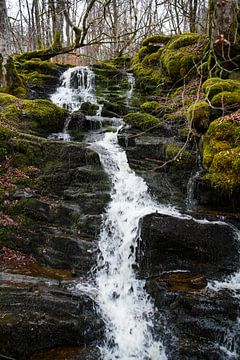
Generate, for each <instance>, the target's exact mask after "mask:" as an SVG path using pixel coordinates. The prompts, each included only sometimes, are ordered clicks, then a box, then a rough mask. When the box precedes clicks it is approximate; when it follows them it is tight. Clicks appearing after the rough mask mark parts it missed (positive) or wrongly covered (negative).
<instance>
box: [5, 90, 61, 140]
mask: <svg viewBox="0 0 240 360" xmlns="http://www.w3.org/2000/svg"><path fill="white" fill-rule="evenodd" d="M65 117H66V111H65V110H64V109H62V108H60V107H59V106H57V105H55V104H53V103H52V102H51V101H49V100H22V99H18V98H16V97H14V96H11V95H8V94H3V93H0V120H1V121H2V122H3V123H4V124H9V125H12V126H14V127H15V128H16V129H21V130H25V131H27V132H29V131H33V132H36V133H40V134H45V133H51V132H56V131H60V130H61V129H62V128H63V125H64V119H65Z"/></svg>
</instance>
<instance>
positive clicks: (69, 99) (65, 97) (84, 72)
mask: <svg viewBox="0 0 240 360" xmlns="http://www.w3.org/2000/svg"><path fill="white" fill-rule="evenodd" d="M60 82H61V85H60V86H59V87H58V89H57V91H56V92H55V93H54V94H53V95H52V96H51V100H52V102H54V103H55V104H57V105H59V106H61V107H63V108H65V109H67V110H69V111H71V112H73V111H77V110H79V109H80V107H81V105H82V104H83V103H85V102H90V103H91V104H96V105H98V106H99V104H98V102H97V98H96V95H95V85H94V84H95V74H94V72H93V71H92V70H90V69H89V68H88V67H87V66H78V67H75V68H70V69H68V70H67V71H65V72H64V73H63V74H62V76H61V78H60Z"/></svg>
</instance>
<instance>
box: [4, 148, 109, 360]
mask: <svg viewBox="0 0 240 360" xmlns="http://www.w3.org/2000/svg"><path fill="white" fill-rule="evenodd" d="M40 154H41V157H42V158H41V162H40V161H39V166H40V164H41V166H42V168H41V170H40V169H38V171H37V175H36V178H35V179H34V181H31V180H28V181H29V184H27V185H26V184H23V185H21V183H20V184H19V185H18V186H17V188H16V189H15V190H14V192H12V194H9V195H8V201H7V204H8V203H10V206H9V207H8V206H7V207H6V209H4V210H5V211H6V212H8V213H10V212H11V216H12V217H14V218H15V219H19V220H16V221H18V222H19V223H18V227H17V231H16V229H15V228H13V230H12V229H10V230H11V233H9V239H8V240H7V239H6V237H5V236H4V237H3V245H4V246H5V249H7V250H6V251H7V253H6V254H10V255H9V256H8V257H7V255H4V251H3V253H2V252H0V260H1V263H0V271H2V272H0V276H1V279H2V280H3V281H2V285H1V287H0V292H1V296H0V307H1V318H0V353H1V354H3V355H4V356H7V357H12V358H14V359H19V360H25V359H26V360H27V359H30V358H32V356H33V355H34V354H35V353H38V352H40V351H41V350H43V349H55V348H57V347H59V346H62V347H64V346H65V347H83V348H86V349H88V350H86V351H85V352H83V353H82V354H81V356H80V357H79V358H80V359H86V360H87V359H89V360H90V359H92V360H93V359H94V360H97V359H98V358H99V354H98V351H97V350H96V348H97V345H95V346H94V347H93V344H95V343H96V342H97V343H98V344H99V341H101V338H102V334H103V322H102V321H101V320H100V319H99V317H98V315H97V314H96V313H95V310H94V305H93V302H92V301H91V300H89V298H88V297H87V296H86V295H83V294H80V293H79V294H78V293H75V292H74V291H72V289H73V288H74V279H75V277H76V276H78V277H79V276H81V277H82V278H83V279H86V278H87V276H88V275H87V274H88V273H89V272H90V270H91V269H92V267H93V266H94V265H95V264H96V258H97V249H98V247H97V237H98V234H99V231H100V226H101V214H102V213H103V212H104V208H105V206H106V205H107V203H108V201H109V198H110V196H109V190H110V186H109V181H108V177H107V175H106V173H105V172H104V170H103V169H102V167H101V164H100V160H99V156H98V154H97V153H95V152H94V151H92V150H90V149H88V148H87V147H86V145H84V144H79V145H78V144H74V143H64V142H54V141H47V142H44V143H43V145H42V147H41V152H40ZM36 163H37V161H36ZM4 230H5V231H6V233H7V231H9V229H8V228H7V227H6V228H4ZM14 230H15V231H14ZM4 234H5V233H4ZM4 234H3V235H4ZM1 235H2V234H1ZM1 240H2V237H1ZM12 246H13V249H10V250H9V248H10V247H12ZM3 249H4V248H3ZM14 251H16V252H15V253H14ZM12 254H14V255H12ZM18 257H19V259H20V260H18ZM21 258H22V259H24V260H23V261H26V264H25V265H23V261H21ZM28 259H30V260H28ZM32 259H33V260H32ZM2 260H3V261H2ZM15 260H16V261H15ZM31 261H33V263H32V262H31ZM25 274H26V275H25ZM66 278H67V279H70V280H69V282H67V283H64V282H62V279H66ZM59 279H60V280H59ZM79 281H80V280H78V282H79ZM65 286H66V287H69V286H70V287H71V290H69V291H68V290H65V288H64V287H65Z"/></svg>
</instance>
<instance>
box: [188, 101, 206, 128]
mask: <svg viewBox="0 0 240 360" xmlns="http://www.w3.org/2000/svg"><path fill="white" fill-rule="evenodd" d="M210 110H211V108H210V106H209V104H208V103H207V102H206V101H198V102H196V103H194V104H192V105H191V106H190V107H189V108H188V111H187V119H188V122H189V123H190V124H191V127H192V128H193V129H195V130H197V132H199V133H204V132H206V131H207V129H208V126H209V124H210Z"/></svg>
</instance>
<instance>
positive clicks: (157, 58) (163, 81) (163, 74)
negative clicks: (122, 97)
mask: <svg viewBox="0 0 240 360" xmlns="http://www.w3.org/2000/svg"><path fill="white" fill-rule="evenodd" d="M205 43H206V39H205V38H204V37H200V36H199V35H198V34H191V33H188V34H182V35H176V36H164V35H156V36H153V37H150V38H147V39H145V40H144V41H143V46H142V47H141V48H140V49H139V50H138V51H137V53H136V54H135V55H134V57H133V59H132V63H131V65H132V70H133V71H134V72H135V74H136V80H137V85H138V87H139V88H140V90H144V91H147V92H148V90H149V91H152V92H153V93H154V92H155V93H160V92H161V90H163V89H164V88H165V87H169V86H172V85H173V84H179V85H180V83H181V82H183V79H184V80H185V81H186V80H190V79H191V78H192V77H193V75H195V74H196V73H197V64H198V62H199V61H200V59H201V58H202V57H203V55H204V44H205ZM162 45H163V46H162Z"/></svg>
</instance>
